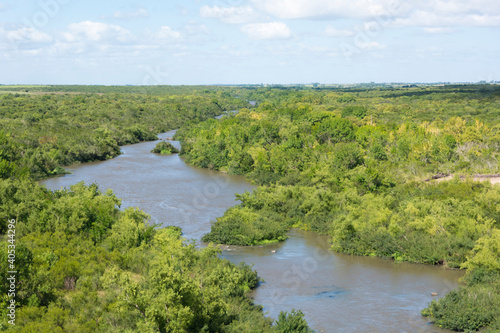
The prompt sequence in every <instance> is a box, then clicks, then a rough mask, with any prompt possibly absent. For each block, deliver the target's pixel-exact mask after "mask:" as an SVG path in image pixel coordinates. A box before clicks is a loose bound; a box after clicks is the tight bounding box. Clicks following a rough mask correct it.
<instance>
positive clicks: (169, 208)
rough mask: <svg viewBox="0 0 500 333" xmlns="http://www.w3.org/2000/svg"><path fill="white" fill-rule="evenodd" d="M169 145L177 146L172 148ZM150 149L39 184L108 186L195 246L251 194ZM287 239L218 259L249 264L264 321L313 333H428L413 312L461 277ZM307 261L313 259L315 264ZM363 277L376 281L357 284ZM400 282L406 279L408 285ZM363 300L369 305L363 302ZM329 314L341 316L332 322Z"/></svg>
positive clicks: (231, 180)
mask: <svg viewBox="0 0 500 333" xmlns="http://www.w3.org/2000/svg"><path fill="white" fill-rule="evenodd" d="M173 134H174V131H170V132H168V133H165V134H161V135H159V137H160V138H161V139H166V138H168V137H171V136H172V135H173ZM170 142H171V143H172V144H173V145H174V146H176V147H177V148H179V146H178V145H179V142H177V141H170ZM154 145H155V142H144V143H139V144H134V145H130V146H125V147H122V150H123V154H122V155H120V156H119V157H117V158H115V159H112V160H108V161H103V162H97V163H91V164H82V165H78V166H75V167H74V168H73V169H71V171H72V172H73V173H72V175H69V176H65V177H59V178H55V179H50V180H47V181H46V182H45V183H46V185H47V186H48V187H49V188H51V189H59V188H60V187H67V186H69V185H71V184H73V183H75V182H78V181H85V182H86V183H89V184H90V183H93V182H98V183H99V184H100V186H101V188H102V189H103V190H105V189H107V188H112V189H113V190H114V193H115V194H116V195H117V196H118V197H120V198H122V208H126V207H140V209H142V210H144V211H146V212H147V213H148V214H150V215H151V221H152V222H154V223H157V224H160V225H162V226H168V225H176V226H180V227H181V228H182V230H183V232H184V237H186V238H187V239H195V240H200V239H201V237H202V236H203V235H204V234H206V233H207V232H208V231H210V222H211V221H214V220H215V219H216V218H217V217H220V216H222V215H223V214H224V212H225V211H226V210H227V209H228V208H230V207H232V206H234V205H235V204H237V203H238V202H237V201H235V197H234V194H235V193H244V192H245V191H249V192H250V191H252V190H253V189H255V186H253V185H251V184H249V183H248V182H246V181H245V180H244V177H242V176H232V175H226V174H221V173H220V172H217V171H215V170H208V169H200V168H197V167H192V166H190V165H187V164H186V163H185V162H184V159H183V158H181V157H179V156H177V155H169V156H159V155H155V154H151V153H149V151H150V150H151V149H152V147H154ZM290 236H291V237H290V238H289V239H288V240H287V241H285V242H282V243H276V244H270V245H266V246H262V247H258V246H257V247H251V248H248V247H238V246H236V247H230V248H228V249H225V250H224V251H223V252H222V254H221V256H222V258H224V259H229V260H230V261H231V262H233V263H234V264H239V263H240V262H246V263H249V264H254V266H253V269H255V270H256V271H257V272H258V274H259V276H260V277H261V278H262V279H263V280H264V282H262V283H261V284H260V285H259V287H258V288H257V289H255V291H254V292H253V293H252V294H251V296H252V297H253V299H254V302H255V303H256V304H262V305H263V306H264V311H265V312H267V311H269V316H270V317H271V318H274V319H277V318H278V316H279V313H280V311H291V310H292V309H293V308H296V309H297V308H300V310H302V311H303V312H304V313H305V315H306V319H307V320H308V322H310V325H311V327H313V328H315V329H317V330H318V331H320V330H321V329H323V330H324V331H325V332H329V330H328V329H329V328H331V327H336V326H339V327H345V328H346V331H363V330H366V329H367V327H372V328H373V329H374V330H378V331H382V330H384V328H386V327H394V330H396V331H402V330H405V329H407V327H409V326H408V325H410V326H411V327H415V329H416V330H417V329H418V330H421V331H423V332H428V333H431V332H436V330H437V329H436V328H433V327H432V326H429V325H428V324H427V323H428V321H427V320H426V319H425V318H423V317H421V316H420V314H419V311H420V309H421V308H423V307H424V306H426V304H428V303H429V302H430V301H431V300H432V299H433V298H435V297H432V296H431V293H432V292H434V291H436V290H437V291H438V292H439V294H440V295H439V296H438V297H442V296H443V295H444V294H445V293H446V292H447V291H448V290H451V289H454V288H456V287H457V286H458V279H459V278H460V277H461V276H462V274H461V272H459V271H449V270H444V269H442V267H428V268H429V269H421V268H419V267H420V266H419V265H415V266H414V265H407V264H402V265H401V264H395V263H394V262H391V261H387V260H379V259H378V258H373V257H367V258H364V257H352V256H345V255H342V254H335V253H332V252H330V251H329V247H330V245H329V242H328V241H327V239H326V238H325V237H319V236H317V235H316V234H315V233H308V232H305V233H303V232H301V231H292V233H291V234H290ZM273 251H275V252H273ZM311 260H318V261H317V262H316V263H317V265H316V264H315V262H314V261H311ZM360 274H361V275H360ZM370 276H373V277H377V278H374V279H373V280H370V279H368V278H361V277H370ZM410 276H413V277H412V278H411V279H410V280H408V279H409V278H410ZM305 277H307V278H305ZM304 278H305V279H304ZM350 281H357V282H356V283H352V284H351V283H350ZM387 281H391V283H392V287H391V288H386V283H387ZM407 281H412V283H411V286H413V287H409V284H408V283H407ZM297 286H299V287H298V289H297ZM332 286H335V288H340V290H343V291H344V292H343V293H342V296H341V297H329V296H334V295H335V292H333V290H334V289H335V288H333V289H332ZM335 290H336V289H335ZM323 292H327V293H325V294H321V293H323ZM328 292H330V293H328ZM318 294H319V295H318ZM367 294H370V295H371V296H370V297H373V298H374V299H375V300H377V301H376V302H373V303H371V304H369V303H367V302H366V299H367V298H366V296H367ZM281 295H283V297H281ZM387 299H390V300H391V304H392V307H393V309H392V310H390V311H388V312H387V311H385V310H384V309H386V308H387V307H386V306H380V304H379V303H378V302H379V301H381V300H387ZM360 308H362V309H363V311H364V313H363V315H362V316H363V318H364V319H363V320H360V321H356V322H352V321H351V320H348V316H347V315H348V313H357V311H358V309H360ZM321 309H323V310H321ZM325 309H331V311H332V312H331V313H326V312H325V311H326V310H325ZM334 312H338V313H344V314H345V316H344V315H343V316H335V315H333V313H334ZM346 316H347V317H346ZM437 331H438V332H448V331H446V330H442V331H441V330H437Z"/></svg>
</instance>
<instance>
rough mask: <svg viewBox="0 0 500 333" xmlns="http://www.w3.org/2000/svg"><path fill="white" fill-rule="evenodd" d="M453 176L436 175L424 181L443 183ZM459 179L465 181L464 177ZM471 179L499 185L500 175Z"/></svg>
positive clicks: (477, 176) (476, 176)
mask: <svg viewBox="0 0 500 333" xmlns="http://www.w3.org/2000/svg"><path fill="white" fill-rule="evenodd" d="M453 177H454V175H452V174H438V175H434V176H432V177H431V178H428V179H426V180H425V181H426V182H428V181H431V180H436V181H438V182H441V181H444V180H451V179H453ZM460 178H461V179H465V178H466V177H465V176H460ZM472 179H473V180H475V181H489V182H490V183H492V184H500V174H495V175H473V176H472Z"/></svg>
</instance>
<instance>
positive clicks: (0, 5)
mask: <svg viewBox="0 0 500 333" xmlns="http://www.w3.org/2000/svg"><path fill="white" fill-rule="evenodd" d="M4 10H7V5H6V4H4V3H0V12H3V11H4Z"/></svg>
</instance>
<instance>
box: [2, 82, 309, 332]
mask: <svg viewBox="0 0 500 333" xmlns="http://www.w3.org/2000/svg"><path fill="white" fill-rule="evenodd" d="M2 88H3V90H4V91H9V90H12V91H13V92H14V93H8V94H4V95H1V96H0V115H1V117H0V124H1V128H2V130H1V132H0V219H1V222H0V243H1V247H2V248H3V249H4V251H1V252H0V268H1V271H2V278H1V282H0V294H1V295H2V296H1V298H0V316H1V318H2V320H1V322H0V329H1V330H6V331H10V332H35V331H36V332H96V331H97V332H234V333H236V332H250V331H251V332H289V331H288V330H286V329H287V328H289V327H300V328H301V329H307V330H308V328H307V324H306V323H305V322H304V321H303V318H302V317H301V316H300V315H299V316H297V315H293V316H285V317H284V318H281V317H280V320H279V325H280V326H279V327H278V326H273V320H272V319H270V318H266V317H265V316H264V314H263V311H262V307H261V306H258V305H254V304H253V302H252V301H251V300H250V298H248V297H247V296H246V295H247V293H248V292H249V291H250V290H251V289H253V288H255V287H256V286H257V285H258V283H259V278H258V276H257V274H256V272H255V271H253V270H252V268H251V267H250V266H248V265H244V264H240V265H234V264H232V263H230V262H229V261H227V260H222V259H220V258H219V254H220V250H219V249H218V248H216V247H214V246H208V247H206V248H204V249H198V248H196V246H195V244H194V243H192V242H188V241H186V240H184V239H183V238H182V237H181V230H180V229H179V228H176V227H169V228H164V229H157V228H156V226H154V225H150V223H149V216H148V215H147V214H146V213H144V212H142V211H140V210H138V209H133V208H128V209H125V210H119V207H120V203H121V202H120V199H118V198H117V197H116V196H115V195H114V194H113V192H112V191H108V192H106V193H102V192H101V191H100V190H99V188H98V186H97V185H96V184H92V185H89V186H86V185H84V184H83V183H79V184H76V185H74V186H72V187H71V188H70V189H66V190H59V191H54V192H52V191H49V190H47V189H46V188H44V187H42V186H39V185H38V184H37V183H36V181H35V180H36V179H40V178H44V177H48V176H51V175H55V174H60V173H62V172H64V169H63V168H62V167H63V166H65V165H67V164H70V163H75V162H85V161H92V160H101V159H106V158H111V157H113V156H116V155H117V154H119V153H120V149H119V145H122V144H127V143H134V142H138V141H142V140H154V139H156V133H157V132H162V131H166V130H169V129H173V128H176V127H178V126H181V125H183V124H188V123H196V122H199V121H201V120H204V119H207V118H212V117H213V116H215V115H218V114H221V113H222V112H223V111H224V110H226V109H235V108H238V107H241V105H242V104H244V105H246V104H247V103H246V102H244V101H242V100H241V99H237V98H235V97H232V96H231V94H230V91H231V90H229V89H223V88H220V89H214V88H213V87H210V88H204V87H193V88H189V87H172V88H170V87H153V88H144V91H141V89H142V88H141V87H132V88H127V87H94V86H92V87H60V88H57V87H43V86H40V87H37V86H35V87H34V86H25V87H19V86H16V87H6V86H4V87H2ZM20 89H22V90H24V91H23V94H21V93H18V92H19V90H20ZM58 89H61V90H63V91H71V93H67V94H66V93H63V94H61V93H57V94H52V93H50V94H46V93H45V92H47V91H48V92H50V91H58ZM16 91H18V92H16ZM75 92H77V93H75ZM167 148H169V147H167ZM161 150H163V149H161ZM161 150H160V151H161ZM11 220H15V221H16V223H15V246H16V248H15V251H16V252H15V255H16V257H15V268H16V270H17V272H18V273H17V274H16V279H17V280H16V297H15V300H16V321H15V323H16V325H15V326H13V325H11V324H9V323H8V322H7V320H8V319H9V318H8V317H7V311H8V309H7V305H8V304H10V303H8V302H9V300H10V298H9V297H8V296H7V295H8V290H9V288H10V283H9V281H8V280H7V272H8V271H9V270H10V267H9V265H10V264H12V262H11V261H12V259H10V258H9V256H8V254H7V251H6V250H5V249H7V245H9V244H12V242H14V241H13V240H12V238H11V237H9V236H8V235H9V233H8V230H9V229H8V228H9V227H8V221H11ZM288 322H290V324H288ZM297 325H298V326H297ZM282 328H283V329H282Z"/></svg>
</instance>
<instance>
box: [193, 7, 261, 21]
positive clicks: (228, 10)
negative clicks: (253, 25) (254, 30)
mask: <svg viewBox="0 0 500 333" xmlns="http://www.w3.org/2000/svg"><path fill="white" fill-rule="evenodd" d="M200 15H201V17H206V18H215V19H219V20H220V21H221V22H223V23H228V24H244V23H249V22H253V21H255V20H256V19H257V18H258V14H257V12H256V11H255V10H254V9H253V8H252V7H251V6H241V7H219V6H214V7H209V6H203V7H201V9H200Z"/></svg>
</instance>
